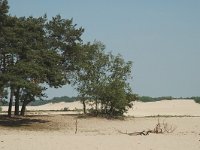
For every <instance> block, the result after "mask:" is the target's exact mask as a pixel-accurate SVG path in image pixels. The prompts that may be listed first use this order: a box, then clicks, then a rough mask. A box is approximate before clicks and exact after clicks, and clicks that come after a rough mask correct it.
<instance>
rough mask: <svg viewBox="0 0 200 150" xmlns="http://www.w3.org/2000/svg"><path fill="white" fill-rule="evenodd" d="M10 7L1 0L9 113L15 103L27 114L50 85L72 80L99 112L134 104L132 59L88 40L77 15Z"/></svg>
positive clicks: (2, 92) (0, 50)
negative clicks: (15, 11) (18, 11)
mask: <svg viewBox="0 0 200 150" xmlns="http://www.w3.org/2000/svg"><path fill="white" fill-rule="evenodd" d="M8 12H9V6H8V1H7V0H0V98H1V99H2V98H3V97H6V95H7V94H9V98H10V100H9V109H8V115H9V116H11V112H12V105H13V103H14V104H15V115H19V112H21V115H24V113H25V109H26V106H27V105H28V104H29V103H30V102H32V101H34V100H35V99H36V98H42V97H44V96H45V90H46V87H45V85H49V86H50V87H54V88H59V87H62V86H63V85H65V84H72V85H73V86H74V87H75V88H76V89H77V91H78V92H79V95H80V97H81V100H82V102H83V105H85V99H86V98H89V99H90V101H93V102H94V105H95V111H96V114H98V113H108V114H109V115H116V114H120V115H122V114H123V113H124V112H125V111H126V110H127V107H131V102H132V101H133V100H135V99H136V96H135V95H134V94H132V91H131V88H130V85H129V84H128V79H129V77H130V73H131V62H125V61H124V59H123V58H122V57H121V56H120V55H117V56H114V55H112V54H111V53H106V52H105V46H104V45H103V44H102V43H101V42H94V43H86V44H84V43H83V41H82V39H81V36H82V34H83V32H84V29H83V28H82V27H80V28H78V27H77V25H76V24H73V19H63V18H62V17H61V16H60V15H57V16H55V17H52V19H51V20H48V19H47V16H46V15H44V16H41V17H32V16H29V17H16V16H11V15H9V14H8ZM8 91H9V92H8ZM20 102H21V103H22V109H21V111H19V103H20ZM99 107H101V109H100V111H99Z"/></svg>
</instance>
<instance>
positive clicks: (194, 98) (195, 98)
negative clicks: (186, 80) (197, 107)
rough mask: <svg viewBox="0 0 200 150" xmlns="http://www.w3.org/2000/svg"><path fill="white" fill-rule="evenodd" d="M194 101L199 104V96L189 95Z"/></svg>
mask: <svg viewBox="0 0 200 150" xmlns="http://www.w3.org/2000/svg"><path fill="white" fill-rule="evenodd" d="M191 99H193V100H194V101H195V102H196V103H198V104H200V97H191Z"/></svg>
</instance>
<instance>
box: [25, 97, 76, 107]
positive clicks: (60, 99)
mask: <svg viewBox="0 0 200 150" xmlns="http://www.w3.org/2000/svg"><path fill="white" fill-rule="evenodd" d="M78 100H79V98H78V97H68V96H61V97H54V98H52V99H50V100H35V101H32V102H31V103H30V104H29V105H30V106H39V105H44V104H48V103H60V102H67V103H69V102H75V101H78Z"/></svg>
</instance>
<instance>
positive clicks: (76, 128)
mask: <svg viewBox="0 0 200 150" xmlns="http://www.w3.org/2000/svg"><path fill="white" fill-rule="evenodd" d="M77 131H78V120H77V119H76V122H75V134H76V133H77Z"/></svg>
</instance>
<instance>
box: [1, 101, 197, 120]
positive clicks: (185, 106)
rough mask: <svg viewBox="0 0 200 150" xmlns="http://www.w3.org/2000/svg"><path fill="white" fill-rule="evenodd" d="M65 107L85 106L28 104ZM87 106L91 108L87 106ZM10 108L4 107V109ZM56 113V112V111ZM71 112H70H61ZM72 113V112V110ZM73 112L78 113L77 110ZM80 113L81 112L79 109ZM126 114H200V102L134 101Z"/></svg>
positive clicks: (62, 103)
mask: <svg viewBox="0 0 200 150" xmlns="http://www.w3.org/2000/svg"><path fill="white" fill-rule="evenodd" d="M65 108H67V109H69V110H77V109H78V110H81V109H82V108H83V106H82V104H81V102H79V101H77V102H71V103H65V102H60V103H49V104H45V105H41V106H27V110H29V111H39V110H45V111H48V110H54V111H59V110H64V109H65ZM87 108H91V107H90V106H87ZM7 109H8V108H7V107H5V106H4V107H3V111H6V110H7ZM54 113H55V112H54ZM60 113H62V114H63V113H69V112H60ZM71 113H72V112H71ZM73 113H76V112H75V111H74V112H73ZM79 113H81V112H80V111H79ZM57 114H59V112H57ZM125 115H126V116H134V117H144V116H157V115H161V116H200V104H197V103H195V102H194V101H193V100H185V99H179V100H162V101H157V102H148V103H143V102H134V106H133V108H132V109H129V111H128V112H127V113H126V114H125Z"/></svg>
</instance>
